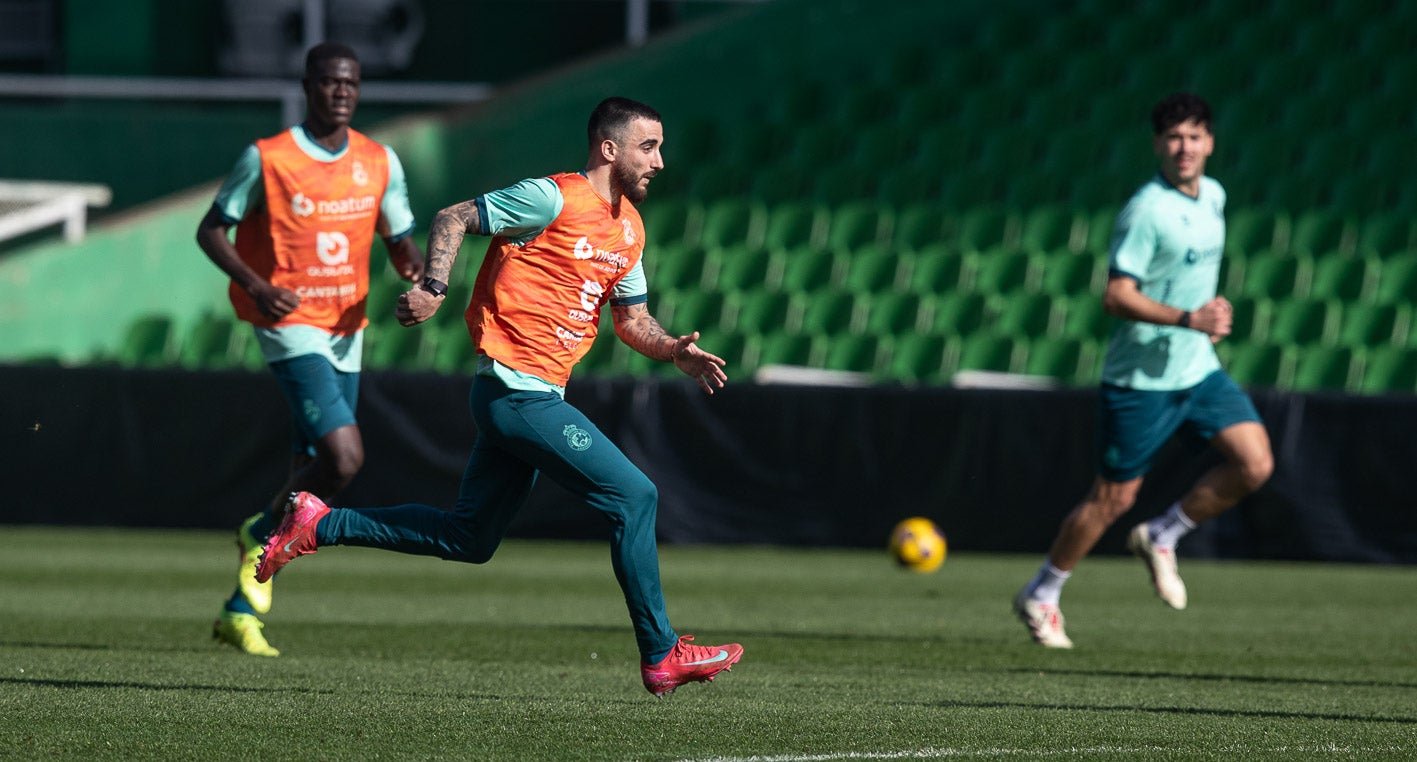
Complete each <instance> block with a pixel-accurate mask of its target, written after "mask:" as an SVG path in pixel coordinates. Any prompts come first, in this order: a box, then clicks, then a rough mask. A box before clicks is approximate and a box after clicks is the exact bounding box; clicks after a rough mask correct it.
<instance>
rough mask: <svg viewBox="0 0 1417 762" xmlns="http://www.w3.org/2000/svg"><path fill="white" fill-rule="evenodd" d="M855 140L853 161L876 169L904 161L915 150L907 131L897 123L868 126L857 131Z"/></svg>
mask: <svg viewBox="0 0 1417 762" xmlns="http://www.w3.org/2000/svg"><path fill="white" fill-rule="evenodd" d="M853 142H854V147H853V150H852V156H851V160H852V162H853V163H854V164H856V165H857V166H862V167H873V168H875V169H876V171H882V170H884V169H885V168H887V167H893V166H895V165H897V164H900V163H903V162H905V161H907V160H908V159H909V158H910V156H911V154H912V153H913V152H914V146H912V145H911V143H910V139H908V138H907V133H906V132H904V131H903V130H902V129H901V127H900V126H899V125H898V124H896V123H886V124H872V125H870V126H867V127H865V128H863V129H861V130H860V131H859V132H858V133H857V135H856V139H855V140H854V141H853Z"/></svg>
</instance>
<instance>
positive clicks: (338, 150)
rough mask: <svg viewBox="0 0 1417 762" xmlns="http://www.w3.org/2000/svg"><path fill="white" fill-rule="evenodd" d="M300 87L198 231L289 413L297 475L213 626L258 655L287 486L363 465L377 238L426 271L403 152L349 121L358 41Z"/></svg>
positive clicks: (412, 270)
mask: <svg viewBox="0 0 1417 762" xmlns="http://www.w3.org/2000/svg"><path fill="white" fill-rule="evenodd" d="M303 84H304V87H305V99H306V117H305V122H304V123H302V124H299V125H296V126H295V127H292V128H290V129H289V130H286V131H285V132H282V133H280V134H278V135H274V136H272V137H269V138H265V139H263V140H258V141H256V142H255V143H254V144H252V145H251V146H250V147H249V148H248V149H246V152H245V153H243V154H242V156H241V158H240V159H239V160H238V161H237V163H236V167H235V169H233V170H232V172H231V174H230V175H229V176H228V177H227V179H226V182H225V183H224V184H223V185H222V187H221V190H220V191H218V192H217V197H216V202H215V203H214V204H212V208H211V209H210V210H209V211H208V212H207V215H206V217H204V218H203V219H202V222H201V224H200V225H199V226H198V228H197V243H198V244H199V245H200V246H201V247H202V250H203V251H204V252H206V254H207V256H208V257H210V258H211V260H212V261H213V262H215V263H216V264H217V266H219V267H220V268H221V269H222V270H223V271H224V272H225V273H226V274H227V275H229V276H231V285H230V288H229V294H230V297H231V303H232V306H233V307H235V308H236V315H237V317H239V318H241V319H242V320H244V321H246V322H248V323H250V324H251V325H252V326H253V329H254V330H255V333H256V339H257V341H258V342H259V343H260V346H261V351H262V354H263V355H264V356H265V359H266V362H267V363H268V364H269V365H270V368H271V372H272V373H274V374H275V377H276V380H277V381H278V382H279V383H280V387H281V391H282V392H283V393H284V394H285V397H286V401H287V403H288V404H289V406H290V412H291V417H292V420H293V422H294V427H293V428H294V437H293V455H292V461H291V469H290V475H289V477H288V478H287V481H286V483H285V485H284V487H283V488H282V489H281V491H280V492H279V493H278V497H277V498H276V499H275V500H273V501H272V503H271V504H270V506H268V507H267V509H266V510H265V511H264V512H262V513H258V514H256V515H254V516H252V517H250V518H248V519H247V520H246V521H245V522H244V523H242V525H241V527H240V528H239V529H238V530H237V533H236V537H237V540H236V543H237V546H238V548H239V550H240V559H241V560H240V565H239V567H238V573H237V585H236V591H235V592H234V593H233V594H232V595H231V597H230V598H229V599H228V600H227V602H226V605H225V606H223V607H222V613H221V615H220V616H219V617H218V618H217V620H216V622H215V623H214V624H213V627H212V634H213V637H215V638H217V639H218V640H221V641H223V642H226V643H230V644H231V645H233V646H235V647H237V648H239V649H241V650H242V651H245V652H246V653H249V654H255V655H258V656H276V655H278V654H279V652H278V651H277V650H276V649H274V648H272V647H271V645H270V644H269V643H268V642H266V638H265V636H264V635H263V634H262V632H261V628H262V626H263V625H262V623H261V621H260V620H259V619H258V618H257V616H258V615H259V614H264V613H266V612H267V611H269V610H270V606H271V584H270V582H269V580H267V581H265V582H257V581H256V578H255V573H256V560H257V557H258V556H259V555H260V549H261V546H262V545H263V544H265V541H266V537H267V536H268V535H269V534H270V532H271V530H272V529H274V528H275V526H276V523H277V522H278V521H279V514H278V513H277V511H278V510H279V509H280V508H283V506H284V505H285V496H286V495H288V494H289V493H290V492H291V491H293V490H308V491H310V492H314V493H315V494H319V495H324V496H326V497H329V496H331V495H333V494H334V493H335V492H338V491H339V490H340V489H341V488H343V487H344V486H345V485H346V484H348V483H349V480H350V479H352V478H354V475H355V473H356V472H358V470H359V468H360V466H361V465H362V464H363V462H364V443H363V440H362V439H361V438H360V435H359V427H358V425H357V424H356V423H355V420H354V408H355V402H356V399H357V397H358V392H359V369H360V356H361V353H362V351H361V350H362V346H363V333H362V329H363V328H364V326H365V325H366V324H367V323H368V322H369V321H368V320H367V319H366V318H365V308H366V305H365V300H366V296H367V294H368V292H369V262H370V257H369V252H370V248H371V246H372V245H373V243H374V237H375V235H378V236H380V237H382V238H383V239H384V245H385V246H386V247H387V248H388V251H389V256H390V258H391V259H392V260H393V262H394V266H395V268H396V269H397V270H398V271H399V274H400V275H401V276H403V277H404V278H405V279H407V280H409V281H412V282H417V281H418V280H419V279H421V278H422V275H423V254H422V252H420V251H419V250H418V246H417V244H415V243H414V242H413V240H412V239H411V238H410V237H409V234H410V233H412V232H413V214H412V212H411V211H410V210H409V203H408V186H407V184H406V183H405V181H404V176H403V168H402V167H401V166H400V164H399V160H398V156H397V155H395V154H394V152H393V149H391V148H389V147H387V146H384V145H381V144H379V143H376V142H375V141H373V140H370V139H369V138H367V137H365V136H364V135H361V134H360V133H358V132H355V131H354V130H352V129H350V128H349V120H350V118H351V117H353V116H354V108H355V106H356V105H357V103H358V101H359V60H358V58H357V57H356V56H355V53H354V51H353V50H352V49H350V48H348V47H346V46H344V45H339V44H335V43H322V44H320V45H316V46H315V47H313V48H311V49H310V51H309V53H308V54H307V56H306V59H305V79H304V83H303ZM233 226H234V227H235V228H236V242H235V244H234V245H233V244H232V242H231V240H230V239H229V238H228V236H229V234H230V229H231V228H232V227H233ZM393 306H394V305H392V304H386V305H373V307H374V308H375V309H385V310H387V309H390V308H392V307H393Z"/></svg>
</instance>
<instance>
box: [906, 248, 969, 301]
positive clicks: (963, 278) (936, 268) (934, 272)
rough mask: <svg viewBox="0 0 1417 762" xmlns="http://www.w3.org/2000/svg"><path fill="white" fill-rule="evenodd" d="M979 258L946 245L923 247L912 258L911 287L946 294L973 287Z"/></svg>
mask: <svg viewBox="0 0 1417 762" xmlns="http://www.w3.org/2000/svg"><path fill="white" fill-rule="evenodd" d="M976 260H977V257H976V256H975V255H973V254H967V253H964V252H961V251H955V250H953V249H951V248H949V247H947V246H945V245H943V244H936V245H934V246H930V247H927V248H925V249H922V250H921V251H919V253H917V254H916V255H915V256H914V257H912V258H911V265H910V290H911V291H914V292H916V293H919V294H943V293H948V292H951V291H955V290H958V289H961V288H971V287H972V286H973V283H974V268H975V265H976Z"/></svg>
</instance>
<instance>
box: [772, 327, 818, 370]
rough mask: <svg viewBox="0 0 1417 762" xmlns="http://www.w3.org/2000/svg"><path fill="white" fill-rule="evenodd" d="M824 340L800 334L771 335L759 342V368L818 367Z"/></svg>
mask: <svg viewBox="0 0 1417 762" xmlns="http://www.w3.org/2000/svg"><path fill="white" fill-rule="evenodd" d="M821 346H822V340H821V339H820V338H819V337H816V336H808V335H806V334H799V333H769V334H765V335H763V336H761V337H759V339H758V341H757V357H758V367H759V368H762V367H765V366H768V365H798V366H817V365H820V364H821V360H820V358H821V356H822V351H821Z"/></svg>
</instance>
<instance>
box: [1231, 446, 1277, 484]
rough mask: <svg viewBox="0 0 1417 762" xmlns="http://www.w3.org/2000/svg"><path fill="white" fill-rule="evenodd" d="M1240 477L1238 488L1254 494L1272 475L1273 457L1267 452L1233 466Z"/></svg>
mask: <svg viewBox="0 0 1417 762" xmlns="http://www.w3.org/2000/svg"><path fill="white" fill-rule="evenodd" d="M1235 471H1236V472H1237V473H1238V474H1239V476H1240V486H1241V487H1243V488H1244V490H1245V491H1246V492H1247V493H1248V492H1255V491H1256V490H1258V489H1259V488H1260V487H1263V486H1264V485H1265V482H1267V481H1269V477H1270V476H1272V475H1274V455H1273V454H1272V453H1270V452H1269V451H1265V452H1264V453H1263V454H1259V455H1255V456H1252V457H1249V458H1246V459H1245V460H1243V461H1241V462H1239V463H1236V464H1235Z"/></svg>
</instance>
